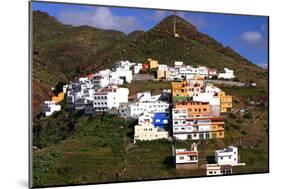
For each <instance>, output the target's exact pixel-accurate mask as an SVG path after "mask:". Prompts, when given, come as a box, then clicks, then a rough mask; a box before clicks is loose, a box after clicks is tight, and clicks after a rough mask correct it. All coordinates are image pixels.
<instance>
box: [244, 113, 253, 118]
mask: <svg viewBox="0 0 281 189" xmlns="http://www.w3.org/2000/svg"><path fill="white" fill-rule="evenodd" d="M243 118H245V119H252V118H253V117H252V114H251V113H245V114H244V115H243Z"/></svg>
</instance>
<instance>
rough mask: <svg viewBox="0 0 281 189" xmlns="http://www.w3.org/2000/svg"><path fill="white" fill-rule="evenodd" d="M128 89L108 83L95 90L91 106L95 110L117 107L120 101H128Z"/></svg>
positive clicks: (100, 110)
mask: <svg viewBox="0 0 281 189" xmlns="http://www.w3.org/2000/svg"><path fill="white" fill-rule="evenodd" d="M128 96H129V90H128V89H127V88H118V87H117V86H116V85H110V86H108V87H106V88H103V89H101V90H99V91H98V92H95V94H94V99H93V107H94V109H95V111H96V112H104V111H108V110H110V109H112V108H116V109H118V107H119V105H120V103H126V102H128Z"/></svg>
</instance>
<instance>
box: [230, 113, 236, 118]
mask: <svg viewBox="0 0 281 189" xmlns="http://www.w3.org/2000/svg"><path fill="white" fill-rule="evenodd" d="M229 117H230V118H232V119H236V118H237V116H236V115H235V114H234V113H230V114H229Z"/></svg>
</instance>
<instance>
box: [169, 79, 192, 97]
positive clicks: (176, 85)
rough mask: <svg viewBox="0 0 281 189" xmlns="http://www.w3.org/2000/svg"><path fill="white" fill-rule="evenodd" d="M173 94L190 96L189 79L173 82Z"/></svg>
mask: <svg viewBox="0 0 281 189" xmlns="http://www.w3.org/2000/svg"><path fill="white" fill-rule="evenodd" d="M171 88H172V96H173V97H175V96H188V89H189V85H188V83H187V81H173V82H172V87H171Z"/></svg>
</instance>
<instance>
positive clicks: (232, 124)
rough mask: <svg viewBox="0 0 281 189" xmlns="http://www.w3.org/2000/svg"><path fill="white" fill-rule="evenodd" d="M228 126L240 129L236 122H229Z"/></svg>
mask: <svg viewBox="0 0 281 189" xmlns="http://www.w3.org/2000/svg"><path fill="white" fill-rule="evenodd" d="M230 126H231V127H232V128H233V129H241V127H240V125H237V124H234V123H231V124H230Z"/></svg>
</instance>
